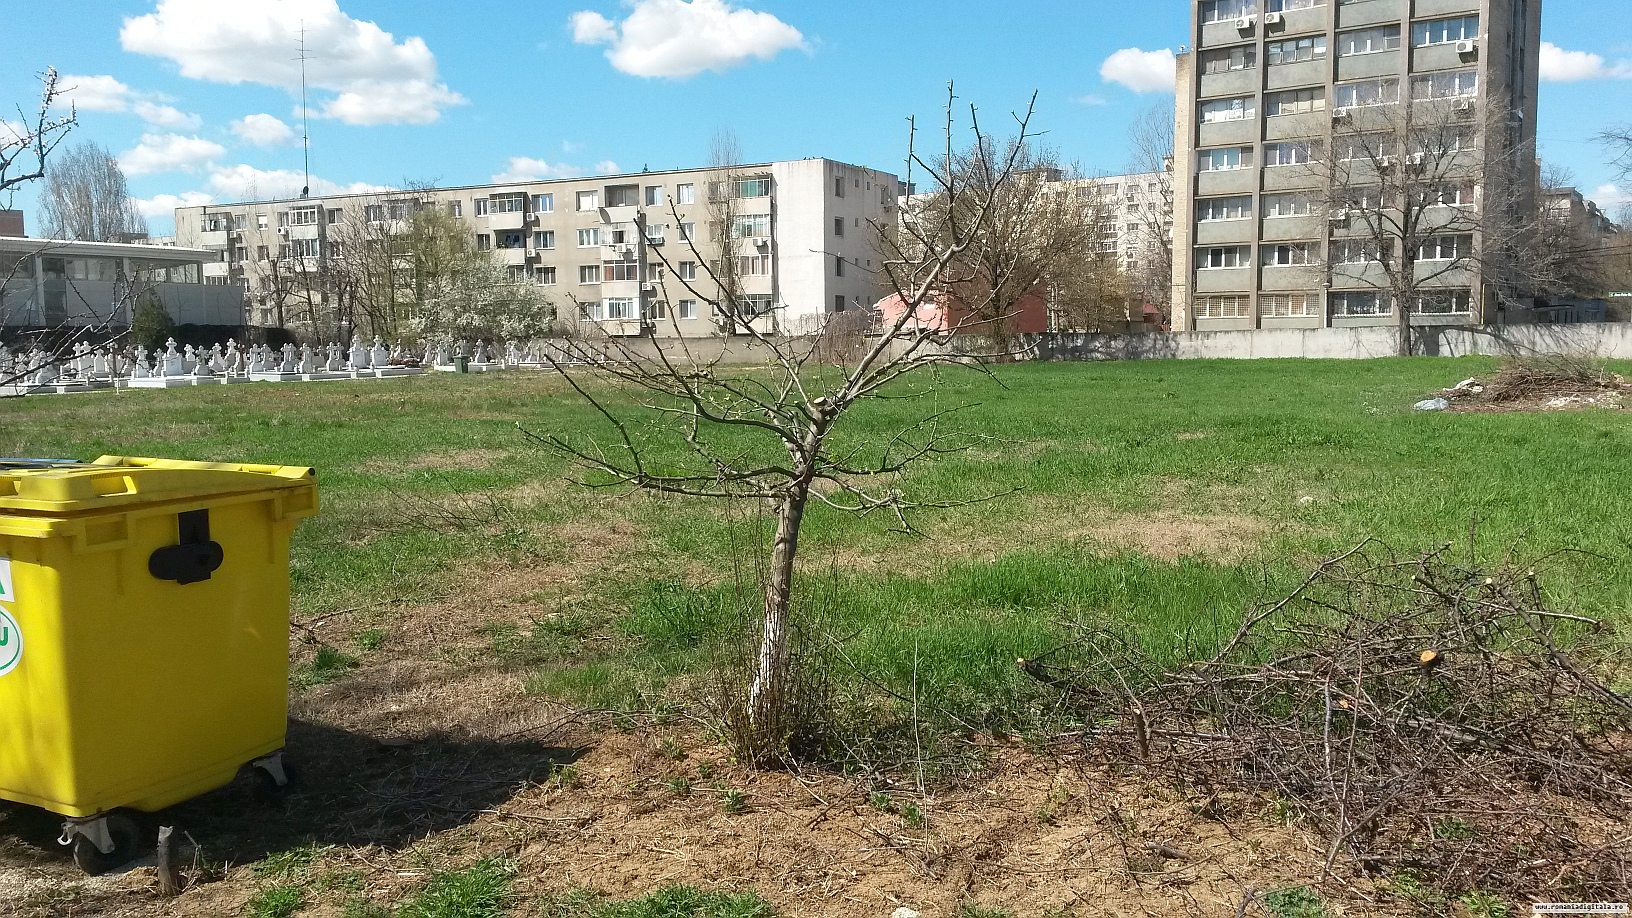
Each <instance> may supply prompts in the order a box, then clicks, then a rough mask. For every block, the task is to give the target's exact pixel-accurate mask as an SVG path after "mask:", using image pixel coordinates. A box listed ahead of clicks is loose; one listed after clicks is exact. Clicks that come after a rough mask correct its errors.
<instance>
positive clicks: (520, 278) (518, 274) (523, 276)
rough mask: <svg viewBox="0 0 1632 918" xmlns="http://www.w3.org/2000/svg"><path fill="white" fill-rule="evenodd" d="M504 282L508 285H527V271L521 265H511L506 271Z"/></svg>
mask: <svg viewBox="0 0 1632 918" xmlns="http://www.w3.org/2000/svg"><path fill="white" fill-rule="evenodd" d="M504 281H505V283H507V284H525V283H527V269H526V268H524V267H522V266H521V265H510V266H509V267H508V269H507V270H506V271H505V278H504Z"/></svg>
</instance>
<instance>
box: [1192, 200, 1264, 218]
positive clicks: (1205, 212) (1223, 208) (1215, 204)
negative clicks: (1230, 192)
mask: <svg viewBox="0 0 1632 918" xmlns="http://www.w3.org/2000/svg"><path fill="white" fill-rule="evenodd" d="M1251 216H1252V198H1250V197H1247V196H1246V195H1242V196H1240V197H1234V198H1202V199H1200V200H1198V201H1196V219H1197V220H1200V221H1203V222H1205V221H1210V220H1246V219H1248V218H1250V217H1251Z"/></svg>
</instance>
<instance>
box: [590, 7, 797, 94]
mask: <svg viewBox="0 0 1632 918" xmlns="http://www.w3.org/2000/svg"><path fill="white" fill-rule="evenodd" d="M631 2H632V5H633V7H634V8H633V9H632V10H630V12H629V15H628V17H627V18H625V19H624V20H623V22H621V23H615V22H612V21H611V20H609V19H607V18H606V17H605V16H602V15H601V14H599V13H595V12H589V11H584V12H579V13H574V14H573V15H572V17H571V20H570V22H571V24H572V40H573V41H575V42H577V43H579V44H583V45H608V46H609V47H608V48H607V51H606V57H607V59H608V60H610V61H611V62H612V66H613V67H616V68H617V69H618V70H621V71H623V72H624V73H627V74H630V75H632V76H640V77H667V78H671V79H685V78H687V77H693V76H696V75H697V74H699V73H702V72H703V71H704V70H714V71H721V70H727V69H729V68H731V67H736V66H739V65H741V64H745V63H747V62H748V61H749V60H750V59H753V58H758V59H759V60H770V59H771V58H774V57H776V56H777V55H778V54H780V53H781V52H783V51H787V50H790V49H798V48H804V47H806V46H805V37H804V36H803V35H801V34H800V33H799V30H798V29H796V28H794V27H793V26H790V25H788V24H787V23H785V22H783V21H782V20H780V19H778V18H776V17H775V16H772V15H771V14H770V13H760V12H756V11H754V10H747V9H738V8H736V7H734V6H732V5H731V4H730V3H728V2H726V0H631Z"/></svg>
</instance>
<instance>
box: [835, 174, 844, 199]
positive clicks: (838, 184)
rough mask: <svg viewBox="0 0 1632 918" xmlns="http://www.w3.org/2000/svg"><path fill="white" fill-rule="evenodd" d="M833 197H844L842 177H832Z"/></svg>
mask: <svg viewBox="0 0 1632 918" xmlns="http://www.w3.org/2000/svg"><path fill="white" fill-rule="evenodd" d="M833 197H835V198H842V197H844V176H842V175H835V176H833Z"/></svg>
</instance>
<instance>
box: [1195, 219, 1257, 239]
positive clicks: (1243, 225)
mask: <svg viewBox="0 0 1632 918" xmlns="http://www.w3.org/2000/svg"><path fill="white" fill-rule="evenodd" d="M1252 224H1253V221H1252V220H1251V219H1246V220H1202V221H1199V222H1197V223H1196V239H1195V243H1196V245H1225V244H1228V243H1232V242H1251V241H1252V231H1253V225H1252Z"/></svg>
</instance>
